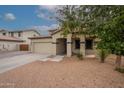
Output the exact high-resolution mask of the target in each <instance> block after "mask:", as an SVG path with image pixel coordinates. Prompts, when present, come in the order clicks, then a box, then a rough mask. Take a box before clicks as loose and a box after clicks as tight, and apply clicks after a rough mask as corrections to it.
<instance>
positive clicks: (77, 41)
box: [75, 40, 80, 49]
mask: <svg viewBox="0 0 124 93" xmlns="http://www.w3.org/2000/svg"><path fill="white" fill-rule="evenodd" d="M75 49H80V40H75Z"/></svg>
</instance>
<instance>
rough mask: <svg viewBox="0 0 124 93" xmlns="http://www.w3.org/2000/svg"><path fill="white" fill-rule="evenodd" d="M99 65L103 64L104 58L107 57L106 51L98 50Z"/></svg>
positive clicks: (107, 52)
mask: <svg viewBox="0 0 124 93" xmlns="http://www.w3.org/2000/svg"><path fill="white" fill-rule="evenodd" d="M98 55H99V57H100V61H101V63H104V62H105V59H106V57H107V56H108V55H109V51H108V50H106V49H100V50H99V53H98Z"/></svg>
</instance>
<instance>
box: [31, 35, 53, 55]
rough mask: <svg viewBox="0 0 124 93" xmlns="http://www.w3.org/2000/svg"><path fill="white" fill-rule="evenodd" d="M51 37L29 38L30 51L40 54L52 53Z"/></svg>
mask: <svg viewBox="0 0 124 93" xmlns="http://www.w3.org/2000/svg"><path fill="white" fill-rule="evenodd" d="M52 47H53V46H52V37H50V36H49V37H33V38H31V51H33V52H34V53H41V54H52V52H53V48H52Z"/></svg>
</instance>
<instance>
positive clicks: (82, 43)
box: [80, 35, 85, 56]
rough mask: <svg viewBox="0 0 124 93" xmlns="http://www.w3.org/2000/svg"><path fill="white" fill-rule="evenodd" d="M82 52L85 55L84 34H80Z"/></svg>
mask: <svg viewBox="0 0 124 93" xmlns="http://www.w3.org/2000/svg"><path fill="white" fill-rule="evenodd" d="M80 53H81V54H82V55H83V56H85V37H84V36H83V35H81V36H80Z"/></svg>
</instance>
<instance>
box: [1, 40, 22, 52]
mask: <svg viewBox="0 0 124 93" xmlns="http://www.w3.org/2000/svg"><path fill="white" fill-rule="evenodd" d="M19 44H20V43H18V42H10V41H0V51H17V50H19Z"/></svg>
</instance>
